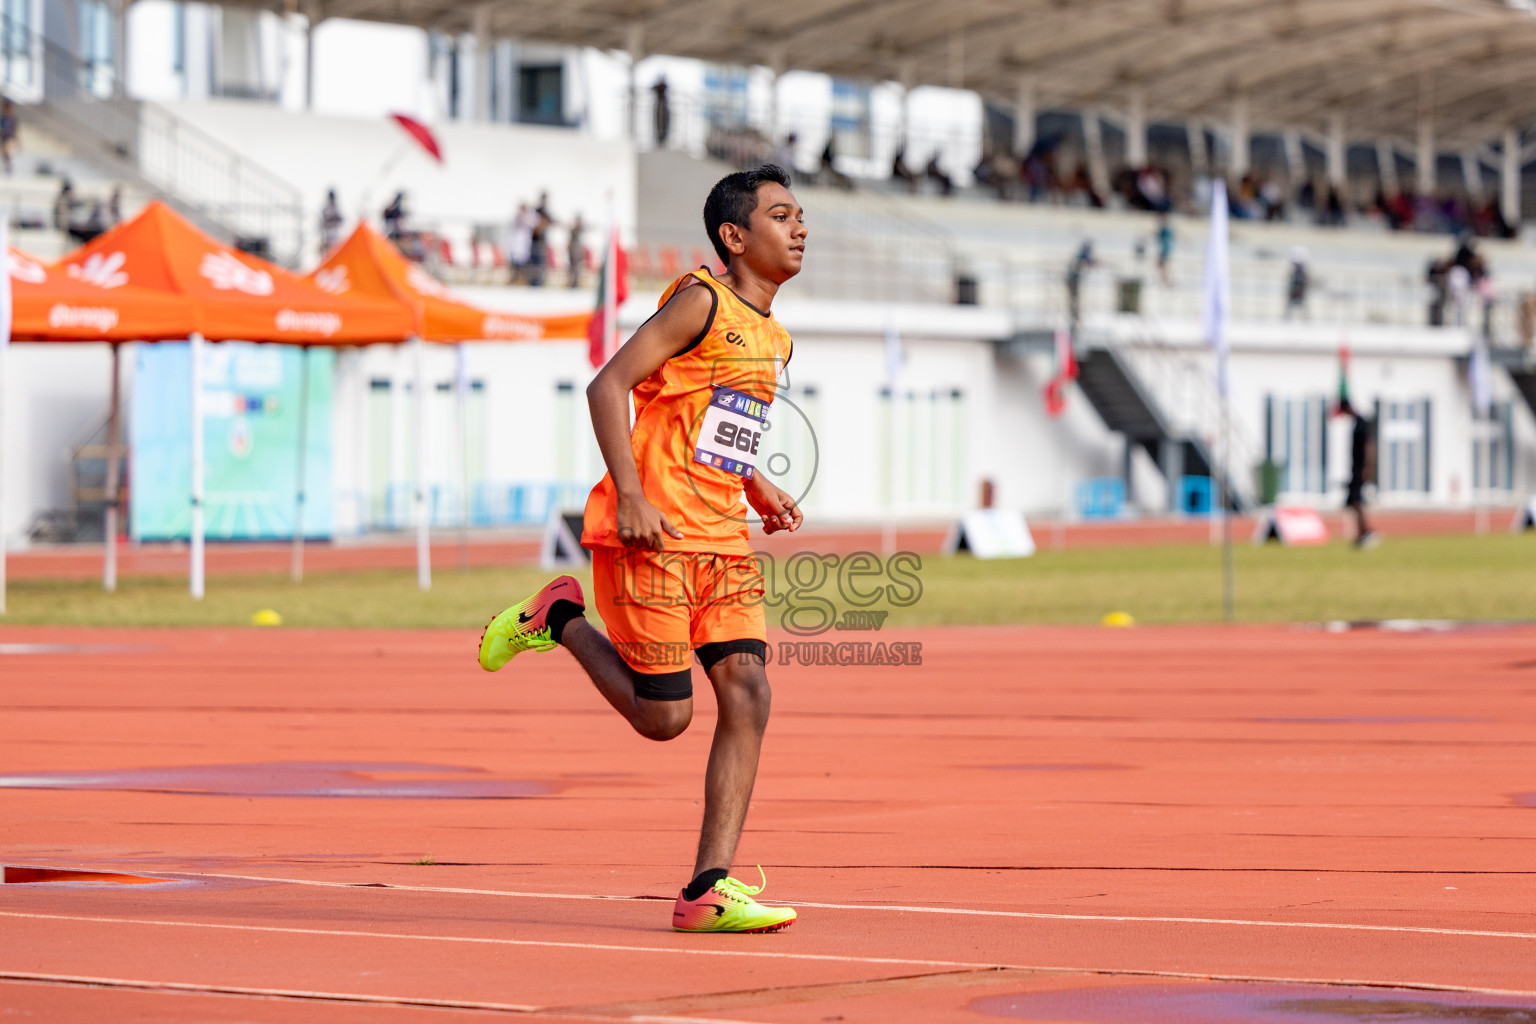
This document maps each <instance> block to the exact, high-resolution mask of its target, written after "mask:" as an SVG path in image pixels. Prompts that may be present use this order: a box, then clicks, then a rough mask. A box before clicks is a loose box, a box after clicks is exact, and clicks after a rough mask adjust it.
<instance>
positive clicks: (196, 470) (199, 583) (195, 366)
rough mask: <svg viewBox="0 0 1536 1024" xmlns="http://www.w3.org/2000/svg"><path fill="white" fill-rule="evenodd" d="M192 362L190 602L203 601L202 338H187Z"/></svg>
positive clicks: (194, 333) (193, 335) (194, 332)
mask: <svg viewBox="0 0 1536 1024" xmlns="http://www.w3.org/2000/svg"><path fill="white" fill-rule="evenodd" d="M187 344H188V345H189V347H190V348H191V353H190V355H191V358H192V560H191V567H190V570H189V575H190V577H191V591H192V599H193V600H194V601H201V600H202V599H203V582H204V581H203V569H204V566H203V336H202V335H201V334H199V333H198V332H196V331H193V332H192V334H191V335H190V336H189V337H188V338H187Z"/></svg>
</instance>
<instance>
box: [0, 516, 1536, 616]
mask: <svg viewBox="0 0 1536 1024" xmlns="http://www.w3.org/2000/svg"><path fill="white" fill-rule="evenodd" d="M1235 565H1236V580H1237V588H1236V591H1237V617H1238V619H1239V620H1241V621H1246V622H1313V621H1323V620H1330V619H1387V618H1431V619H1500V620H1536V537H1533V536H1530V535H1525V536H1510V535H1508V534H1502V533H1500V534H1495V535H1492V536H1488V537H1435V538H1404V539H1397V540H1388V541H1387V542H1386V543H1385V544H1384V545H1382V546H1381V547H1380V548H1378V549H1377V550H1375V551H1370V552H1357V551H1355V550H1354V549H1352V548H1350V547H1349V546H1347V545H1344V544H1337V543H1335V544H1330V545H1328V546H1326V547H1321V548H1298V549H1282V548H1279V547H1275V546H1269V547H1264V548H1253V547H1250V546H1248V545H1246V544H1240V545H1238V547H1237V549H1236V554H1235ZM780 568H781V572H782V566H781V567H780ZM548 575H549V574H547V573H544V572H541V571H539V570H537V569H529V568H508V569H475V570H467V571H460V570H455V569H451V568H450V569H440V570H439V571H438V572H437V573H436V574H435V576H434V581H433V589H432V591H431V592H430V593H428V594H423V593H421V592H420V591H418V590H417V589H416V585H415V575H414V573H412V572H408V571H378V572H350V573H333V574H327V575H315V576H311V577H309V578H308V579H306V580H305V582H304V583H303V584H302V585H294V584H292V583H290V582H289V581H288V580H287V579H286V578H283V577H270V576H230V577H219V578H214V579H212V580H210V581H209V583H208V596H207V598H206V599H205V600H203V601H201V602H194V601H192V600H191V599H190V598H189V597H188V596H187V593H186V583H185V581H184V580H142V579H128V580H124V581H123V582H122V583H121V585H120V587H119V590H118V592H117V593H116V594H105V593H103V592H102V591H101V590H100V588H99V587H98V586H97V585H96V584H94V583H91V582H40V581H16V582H12V584H11V587H10V609H9V614H7V615H6V616H4V617H3V618H0V623H7V624H12V625H16V624H23V623H30V624H39V623H52V624H69V625H80V626H87V627H89V626H214V625H218V626H230V625H246V624H248V623H249V622H250V618H251V615H252V613H254V612H255V611H257V610H258V609H262V608H272V609H275V610H276V611H278V612H279V613H280V614H281V615H282V616H283V620H284V625H285V626H307V627H342V628H346V627H373V628H414V627H446V628H462V629H478V628H479V627H480V626H482V625H483V624H484V623H485V622H486V620H487V619H489V618H490V616H491V615H492V614H494V613H495V612H497V611H499V610H500V609H501V608H503V607H504V606H506V605H507V604H510V603H512V602H513V601H516V600H519V599H521V598H522V597H523V596H525V595H526V594H527V593H529V592H530V591H532V590H533V589H535V588H536V587H538V586H539V585H540V584H541V583H542V582H543V581H544V580H545V579H546V578H547V577H548ZM911 575H912V576H915V577H916V578H917V580H919V581H920V583H921V594H920V596H918V597H917V599H916V600H915V602H913V603H912V604H911V605H910V607H905V608H896V609H893V610H892V613H891V616H890V619H889V620H888V621H889V624H891V625H902V626H913V625H930V624H964V623H987V624H993V623H1015V624H1032V623H1040V624H1044V623H1096V622H1098V621H1099V620H1100V618H1101V617H1102V616H1103V615H1104V614H1105V613H1106V612H1109V611H1113V610H1118V611H1125V612H1129V613H1130V614H1131V615H1133V616H1134V617H1135V619H1136V621H1138V622H1140V623H1168V622H1214V621H1219V620H1220V618H1221V555H1220V551H1219V549H1217V548H1212V547H1205V546H1168V547H1155V548H1132V549H1100V550H1090V551H1062V552H1054V551H1043V552H1041V553H1040V554H1038V555H1036V556H1035V557H1034V558H1029V559H1021V560H1016V561H1004V562H981V561H977V560H975V559H972V558H969V557H966V556H960V557H955V558H937V557H929V558H924V559H922V565H921V567H920V568H916V569H914V570H912V572H911ZM801 578H802V579H804V580H806V581H807V582H810V581H811V579H810V577H808V576H804V577H801ZM586 582H587V581H586V580H585V579H584V580H583V583H584V584H585V583H586ZM855 582H856V585H857V586H858V587H859V588H860V589H861V590H863V591H864V592H865V593H868V592H870V590H871V588H872V587H873V586H875V585H878V584H879V583H881V582H883V580H882V579H881V578H880V577H878V576H872V577H865V578H863V579H861V580H858V581H855ZM780 589H781V590H782V589H784V585H783V584H782V582H781V583H780ZM807 596H812V597H814V596H824V597H826V598H827V599H828V600H829V601H830V602H831V604H832V605H833V606H835V607H836V609H837V610H838V612H839V613H841V611H842V610H843V609H846V608H848V607H850V605H849V602H847V601H846V600H844V599H843V598H842V597H841V596H839V593H838V588H837V584H836V578H835V575H834V574H833V573H832V572H830V571H829V572H828V573H827V579H826V581H825V582H824V583H823V585H822V586H821V587H820V589H819V590H817V591H813V592H810V594H809V595H807V594H800V595H797V596H796V598H795V600H796V603H797V604H798V605H801V606H804V605H806V604H807ZM782 607H783V606H782V605H780V606H779V607H778V608H773V609H770V612H769V621H770V623H771V624H777V620H778V616H779V614H780V612H781V610H782ZM872 607H873V609H874V610H885V609H890V608H891V605H890V604H889V603H887V602H886V601H884V600H881V601H880V602H878V603H876V604H875V605H873V606H872ZM802 614H807V613H802Z"/></svg>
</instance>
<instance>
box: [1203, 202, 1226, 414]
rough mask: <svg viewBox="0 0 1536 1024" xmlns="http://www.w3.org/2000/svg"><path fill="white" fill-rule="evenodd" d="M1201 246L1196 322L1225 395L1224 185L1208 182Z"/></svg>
mask: <svg viewBox="0 0 1536 1024" xmlns="http://www.w3.org/2000/svg"><path fill="white" fill-rule="evenodd" d="M1210 231H1211V233H1210V236H1209V237H1208V238H1207V239H1206V243H1205V279H1204V288H1203V292H1204V295H1203V296H1202V298H1203V301H1202V302H1201V308H1200V322H1201V326H1202V327H1203V328H1204V329H1205V343H1206V344H1207V345H1209V346H1210V347H1211V349H1212V351H1214V352H1215V353H1216V391H1217V393H1218V394H1220V395H1221V396H1222V397H1226V395H1227V353H1228V351H1229V350H1230V342H1229V341H1228V338H1227V323H1228V320H1229V319H1230V317H1231V312H1232V280H1231V273H1230V270H1229V261H1228V258H1227V183H1226V182H1225V181H1223V180H1221V179H1220V178H1217V179H1216V180H1215V181H1214V182H1212V183H1211V226H1210Z"/></svg>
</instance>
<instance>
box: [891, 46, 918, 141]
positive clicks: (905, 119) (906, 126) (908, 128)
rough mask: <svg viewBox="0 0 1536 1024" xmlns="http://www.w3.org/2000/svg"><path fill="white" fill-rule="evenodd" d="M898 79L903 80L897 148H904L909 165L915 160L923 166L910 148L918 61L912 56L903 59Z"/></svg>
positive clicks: (898, 71) (897, 72) (897, 71)
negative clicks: (913, 93)
mask: <svg viewBox="0 0 1536 1024" xmlns="http://www.w3.org/2000/svg"><path fill="white" fill-rule="evenodd" d="M896 76H897V79H898V80H899V81H900V82H901V124H900V126H899V127H898V128H897V129H896V148H897V149H900V150H904V151H905V152H906V154H907V166H908V167H911V166H912V164H913V162H914V161H917V162H918V164H919V166H921V163H922V161H921V160H920V159H919V157H918V155H917V154H916V153H913V152H912V150H911V148H910V143H911V141H912V88H913V86H915V85H916V84H917V62H916V61H913V60H911V59H910V58H908V59H904V60H902V62H901V64H900V65H899V66H898V67H897V68H896Z"/></svg>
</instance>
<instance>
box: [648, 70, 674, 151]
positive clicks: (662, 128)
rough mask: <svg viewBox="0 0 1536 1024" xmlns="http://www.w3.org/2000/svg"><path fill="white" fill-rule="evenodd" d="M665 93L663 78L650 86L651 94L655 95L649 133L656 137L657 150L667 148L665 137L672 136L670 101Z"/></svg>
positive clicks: (665, 86)
mask: <svg viewBox="0 0 1536 1024" xmlns="http://www.w3.org/2000/svg"><path fill="white" fill-rule="evenodd" d="M667 91H668V90H667V80H666V78H665V77H662V78H658V79H656V84H655V85H653V86H651V92H653V93H655V95H656V99H655V101H654V102H653V103H652V104H651V132H652V134H654V135H655V137H656V148H657V149H665V148H667V137H668V136H669V135H671V134H672V101H671V99H670V98H669V97H668V96H667Z"/></svg>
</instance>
